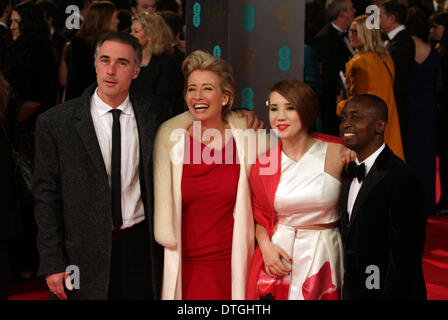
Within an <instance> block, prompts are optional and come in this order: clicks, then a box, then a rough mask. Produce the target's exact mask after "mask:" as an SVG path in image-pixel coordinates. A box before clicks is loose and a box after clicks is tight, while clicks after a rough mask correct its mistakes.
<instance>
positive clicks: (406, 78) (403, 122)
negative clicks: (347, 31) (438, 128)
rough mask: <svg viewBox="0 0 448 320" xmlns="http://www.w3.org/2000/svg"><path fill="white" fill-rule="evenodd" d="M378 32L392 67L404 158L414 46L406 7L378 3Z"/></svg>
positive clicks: (387, 0) (392, 2)
mask: <svg viewBox="0 0 448 320" xmlns="http://www.w3.org/2000/svg"><path fill="white" fill-rule="evenodd" d="M379 8H380V28H381V31H382V32H383V33H384V34H386V35H387V36H388V38H389V40H388V42H387V45H386V48H387V50H388V51H389V53H390V55H391V57H392V60H393V61H394V65H395V81H394V93H395V100H396V103H397V110H398V117H399V119H400V129H401V138H402V140H403V147H404V156H405V158H406V148H407V146H408V145H409V143H412V141H408V138H407V134H406V133H407V130H408V125H409V116H410V102H409V89H410V85H411V77H412V69H413V64H414V57H415V44H414V41H413V40H412V38H411V36H410V34H409V32H408V31H407V30H406V27H405V26H404V24H405V23H406V13H407V9H406V7H405V6H404V5H403V4H401V3H400V2H398V1H397V0H385V1H382V2H380V4H379Z"/></svg>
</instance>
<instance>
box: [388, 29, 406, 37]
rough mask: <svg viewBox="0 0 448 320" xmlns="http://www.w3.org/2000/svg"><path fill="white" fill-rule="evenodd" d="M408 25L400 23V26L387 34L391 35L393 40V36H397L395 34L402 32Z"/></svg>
mask: <svg viewBox="0 0 448 320" xmlns="http://www.w3.org/2000/svg"><path fill="white" fill-rule="evenodd" d="M405 29H406V27H405V26H404V25H399V26H398V27H396V28H395V29H394V30H392V31H391V32H389V33H388V34H387V36H388V37H389V39H390V40H392V39H393V38H395V36H396V35H397V34H398V33H399V32H400V31H403V30H405Z"/></svg>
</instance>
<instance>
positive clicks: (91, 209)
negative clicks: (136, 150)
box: [34, 84, 170, 299]
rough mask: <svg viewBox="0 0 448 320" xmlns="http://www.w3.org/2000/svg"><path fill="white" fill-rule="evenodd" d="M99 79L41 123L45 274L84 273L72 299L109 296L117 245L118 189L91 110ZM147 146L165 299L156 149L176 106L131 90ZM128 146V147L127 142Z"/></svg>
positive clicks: (154, 250) (148, 206) (144, 171)
mask: <svg viewBox="0 0 448 320" xmlns="http://www.w3.org/2000/svg"><path fill="white" fill-rule="evenodd" d="M95 88H96V84H95V85H92V86H91V87H89V88H88V89H87V90H86V91H85V92H84V94H83V95H82V96H81V97H79V98H76V99H73V100H70V101H68V102H66V103H64V104H62V105H59V106H57V107H54V108H52V109H51V110H49V111H47V112H45V113H43V114H42V115H41V116H40V117H39V118H38V121H37V126H36V156H35V170H34V196H35V201H36V207H35V216H36V222H37V226H38V239H37V245H38V249H39V255H40V266H39V274H40V275H47V274H53V273H59V272H64V271H65V269H66V267H67V266H68V265H76V266H78V267H79V270H80V276H81V278H80V289H79V290H73V291H72V292H70V295H69V298H70V299H106V298H107V296H108V284H109V273H110V272H109V271H110V261H111V247H112V209H111V200H110V199H111V190H110V186H109V182H108V177H107V173H106V168H105V165H104V161H103V157H102V154H101V149H100V145H99V143H98V139H97V137H96V133H95V128H94V124H93V120H92V117H91V114H90V99H91V96H92V94H93V93H94V90H95ZM130 100H131V103H132V106H133V109H134V112H135V117H136V121H137V128H138V136H139V144H140V157H139V158H140V164H139V171H140V185H141V188H142V200H143V204H144V208H145V216H146V219H147V221H148V225H149V234H150V241H149V243H148V246H147V247H148V250H150V254H151V257H152V259H151V273H152V286H153V288H152V289H153V297H156V298H158V297H160V287H161V277H162V265H163V255H162V248H161V247H160V246H159V245H158V244H156V242H155V241H154V236H153V227H152V226H153V217H152V216H153V179H152V147H153V141H154V136H155V134H156V131H157V128H158V127H159V125H160V124H161V123H162V122H163V121H165V120H166V118H167V116H166V114H168V113H169V112H170V110H169V107H168V106H165V105H163V102H161V101H159V100H158V98H156V97H154V96H149V95H136V94H131V95H130ZM123 147H125V146H123Z"/></svg>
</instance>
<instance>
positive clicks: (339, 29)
mask: <svg viewBox="0 0 448 320" xmlns="http://www.w3.org/2000/svg"><path fill="white" fill-rule="evenodd" d="M330 23H331V25H332V26H333V28H335V29H336V30H338V31H339V32H342V33H345V32H347V31H344V30H342V29H341V28H339V27H338V26H337V25H335V24H334V23H333V22H330Z"/></svg>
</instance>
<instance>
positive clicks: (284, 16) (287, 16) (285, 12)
mask: <svg viewBox="0 0 448 320" xmlns="http://www.w3.org/2000/svg"><path fill="white" fill-rule="evenodd" d="M293 12H294V9H293V7H291V6H287V5H283V6H280V7H279V8H278V9H277V22H278V26H279V27H280V30H282V31H288V29H289V27H290V26H291V24H292V18H293Z"/></svg>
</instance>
